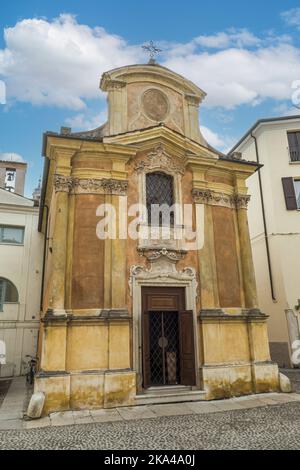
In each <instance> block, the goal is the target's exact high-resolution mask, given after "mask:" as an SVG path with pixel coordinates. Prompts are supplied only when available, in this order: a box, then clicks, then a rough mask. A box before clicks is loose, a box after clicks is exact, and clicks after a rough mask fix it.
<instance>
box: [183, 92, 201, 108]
mask: <svg viewBox="0 0 300 470" xmlns="http://www.w3.org/2000/svg"><path fill="white" fill-rule="evenodd" d="M185 99H186V102H187V103H188V104H190V105H192V106H196V107H198V106H199V104H200V101H201V99H200V98H199V96H196V95H191V94H188V93H186V94H185Z"/></svg>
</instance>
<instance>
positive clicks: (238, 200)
mask: <svg viewBox="0 0 300 470" xmlns="http://www.w3.org/2000/svg"><path fill="white" fill-rule="evenodd" d="M233 199H234V202H235V205H236V208H237V209H247V207H248V203H249V201H250V195H249V194H235V195H234V196H233Z"/></svg>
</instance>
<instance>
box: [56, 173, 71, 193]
mask: <svg viewBox="0 0 300 470" xmlns="http://www.w3.org/2000/svg"><path fill="white" fill-rule="evenodd" d="M53 185H54V189H55V192H56V193H57V192H58V191H60V192H63V193H68V192H69V191H70V189H71V188H72V178H71V177H70V176H63V175H54V181H53Z"/></svg>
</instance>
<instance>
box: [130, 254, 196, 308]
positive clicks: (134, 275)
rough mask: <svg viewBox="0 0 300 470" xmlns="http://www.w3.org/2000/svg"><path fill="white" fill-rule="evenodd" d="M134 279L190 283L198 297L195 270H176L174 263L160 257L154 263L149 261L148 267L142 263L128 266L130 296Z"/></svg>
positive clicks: (187, 268) (186, 268)
mask: <svg viewBox="0 0 300 470" xmlns="http://www.w3.org/2000/svg"><path fill="white" fill-rule="evenodd" d="M135 281H143V282H144V281H145V282H146V283H147V281H149V282H151V281H156V282H158V285H159V283H162V282H165V283H168V284H174V285H176V284H180V283H182V282H187V283H190V285H191V287H192V291H193V292H194V295H195V298H196V299H197V297H198V282H197V278H196V271H195V269H194V268H192V267H185V268H184V269H183V270H182V271H177V270H176V268H175V264H174V263H170V261H166V260H163V259H162V258H161V259H160V260H159V261H158V262H155V263H151V266H150V268H146V267H145V266H142V265H133V266H131V268H130V276H129V288H130V295H131V296H132V292H133V287H134V283H135Z"/></svg>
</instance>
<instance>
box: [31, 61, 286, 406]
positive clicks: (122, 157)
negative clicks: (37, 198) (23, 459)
mask: <svg viewBox="0 0 300 470" xmlns="http://www.w3.org/2000/svg"><path fill="white" fill-rule="evenodd" d="M101 89H102V90H103V91H105V92H107V93H108V107H109V112H108V116H109V119H108V122H107V123H106V124H104V125H103V126H101V127H99V128H97V129H95V130H93V131H87V132H82V133H72V132H71V130H70V129H67V128H63V129H62V131H61V133H60V134H56V133H53V132H52V133H50V132H48V133H46V134H45V136H44V155H45V157H46V158H45V170H44V176H43V187H42V195H41V214H40V215H41V217H40V229H41V231H42V232H43V233H44V234H47V245H46V269H45V288H44V297H43V313H42V321H41V329H40V342H39V357H40V364H39V372H38V374H37V376H36V378H35V391H43V392H44V393H45V396H46V399H45V408H44V413H48V412H50V411H54V410H63V409H68V408H88V407H104V408H112V407H114V406H122V405H132V404H135V403H139V404H142V403H151V402H159V401H161V402H162V401H168V400H170V401H180V400H195V399H197V400H198V399H201V398H204V399H208V400H209V399H215V398H222V397H228V396H233V395H243V394H249V393H253V392H268V391H272V390H278V388H279V374H278V367H277V365H276V364H273V363H271V362H270V354H269V345H268V337H267V325H266V316H265V315H263V314H262V313H261V312H260V311H259V310H258V305H257V297H256V286H255V277H254V269H253V264H252V255H251V244H250V238H249V231H248V222H247V210H246V206H247V202H248V196H247V189H246V184H245V182H246V179H247V178H248V177H249V176H251V175H252V174H253V173H254V172H255V171H256V170H257V167H258V166H257V164H256V163H255V162H247V161H245V160H238V159H235V158H229V157H227V156H225V155H223V154H221V153H220V152H218V151H216V150H214V149H213V148H211V147H210V146H209V145H208V144H207V143H206V142H205V140H204V139H203V137H202V135H201V133H200V131H199V121H198V107H199V104H200V102H201V100H202V99H203V98H204V96H205V93H204V92H203V91H202V90H200V89H199V88H198V87H197V86H196V85H194V84H193V83H191V82H190V81H188V80H186V79H185V78H183V77H182V76H179V75H178V74H176V73H174V72H172V71H171V70H168V69H166V68H164V67H161V66H159V65H156V64H153V63H149V64H148V65H132V66H128V67H121V68H119V69H115V70H112V71H110V72H107V73H105V74H104V75H103V77H102V80H101ZM137 203H140V204H143V205H144V206H145V211H144V212H143V214H141V217H140V220H139V221H136V222H137V225H138V229H139V231H138V233H136V232H134V230H133V233H132V235H131V236H128V235H127V234H128V232H127V229H126V224H127V222H130V224H129V227H128V229H129V230H130V231H131V230H132V229H133V228H134V217H135V211H133V209H136V207H134V206H133V205H134V204H137ZM173 203H176V204H177V206H176V210H175V212H174V213H173V214H172V216H170V221H169V222H170V223H169V226H166V225H165V224H164V222H165V221H164V220H162V219H163V216H162V218H160V217H159V218H158V219H157V220H156V221H155V220H154V217H153V214H151V207H153V205H154V204H159V205H160V204H166V206H165V207H168V206H172V205H173ZM103 204H106V206H105V207H104V206H103ZM128 210H129V211H130V214H129V216H127V213H128V212H127V211H128ZM164 210H165V209H164ZM190 210H191V211H190ZM131 211H133V212H131ZM106 212H107V213H109V214H111V215H113V214H114V213H115V214H116V215H117V218H118V221H117V222H116V225H114V224H113V223H112V219H111V218H109V217H108V218H107V220H106V224H105V223H103V217H102V216H104V215H105V213H106ZM163 215H165V212H164V213H163ZM184 215H187V217H184ZM103 226H104V227H105V230H103ZM101 227H102V229H101ZM115 229H118V231H117V233H116V236H114V231H115ZM168 229H169V230H170V233H171V236H170V237H169V238H168V239H167V238H166V234H167V230H168ZM183 229H184V232H187V235H190V232H191V230H194V231H196V230H197V232H198V238H197V242H198V244H197V245H196V244H195V243H194V244H193V243H192V242H191V241H188V240H186V239H181V238H180V235H181V232H182V230H183ZM151 231H152V232H154V233H155V234H156V235H157V236H156V237H152V238H150V237H148V238H147V235H149V233H150V232H151ZM135 234H136V235H137V237H136V238H135V237H134V235H135ZM106 235H107V236H106ZM172 387H173V388H172Z"/></svg>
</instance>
